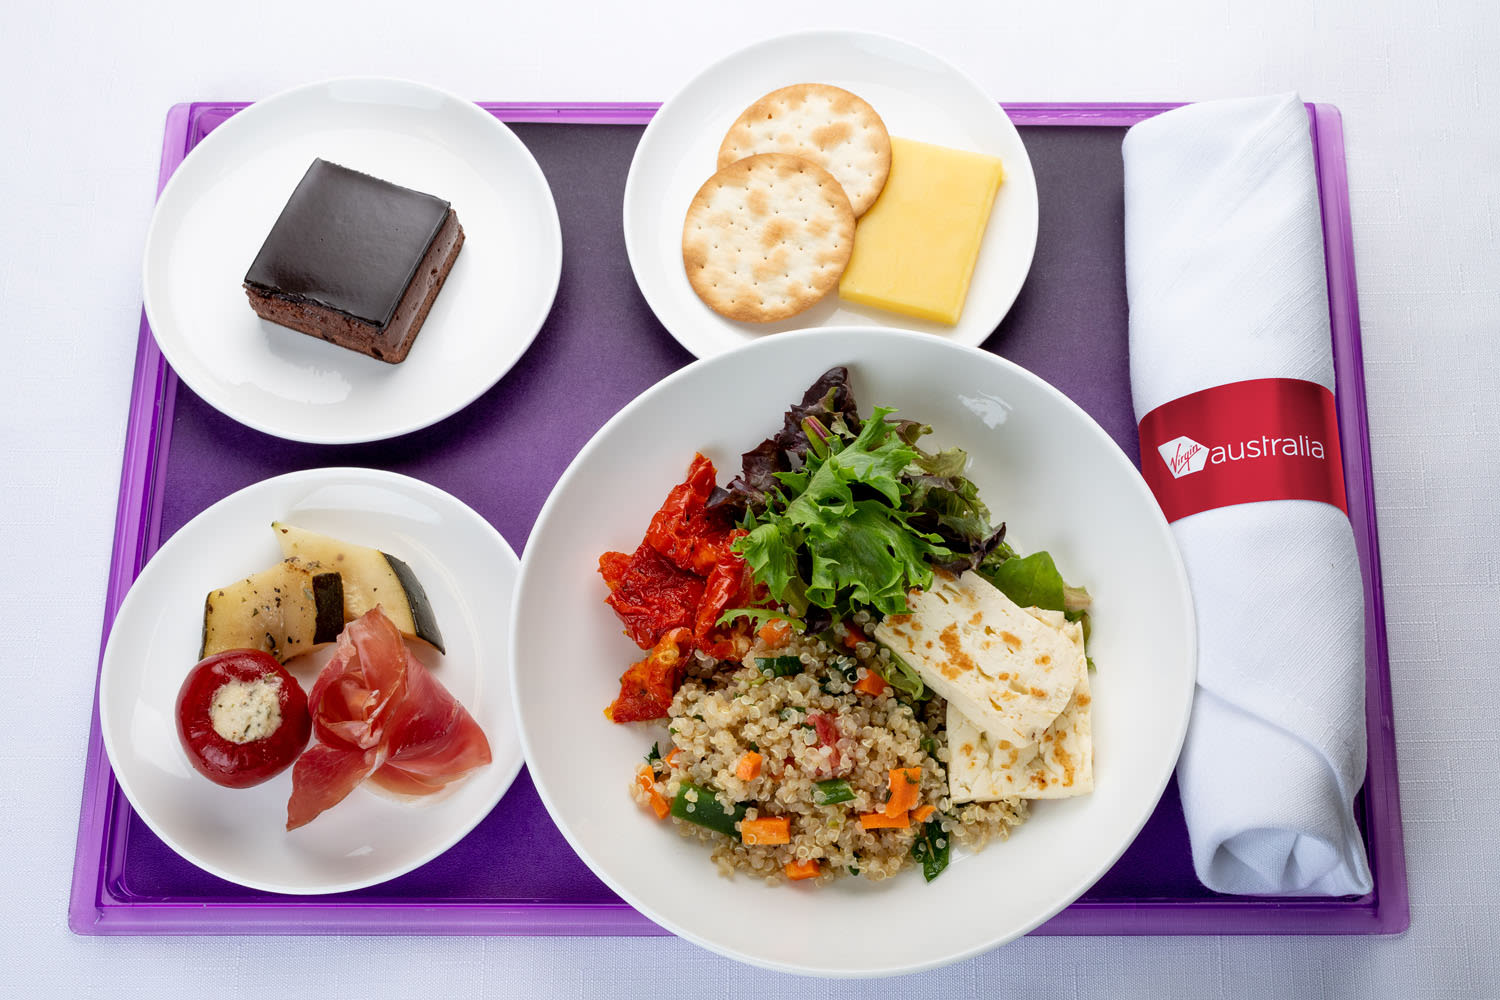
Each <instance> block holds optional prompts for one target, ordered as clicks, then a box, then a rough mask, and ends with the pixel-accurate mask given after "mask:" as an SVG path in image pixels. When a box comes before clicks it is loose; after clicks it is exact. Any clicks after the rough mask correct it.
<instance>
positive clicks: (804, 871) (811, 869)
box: [781, 859, 821, 882]
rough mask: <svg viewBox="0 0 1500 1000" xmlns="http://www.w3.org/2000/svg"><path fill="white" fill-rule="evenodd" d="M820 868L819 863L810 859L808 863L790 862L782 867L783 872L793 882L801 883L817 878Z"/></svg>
mask: <svg viewBox="0 0 1500 1000" xmlns="http://www.w3.org/2000/svg"><path fill="white" fill-rule="evenodd" d="M820 867H821V866H820V865H819V864H818V862H817V861H815V860H812V859H809V860H807V861H788V862H787V863H786V864H785V865H784V866H782V869H781V870H782V871H784V872H786V877H787V878H789V879H791V880H792V881H793V882H801V881H802V880H803V879H805V878H817V876H818V870H819V868H820Z"/></svg>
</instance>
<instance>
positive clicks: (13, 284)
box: [0, 0, 1500, 1000]
mask: <svg viewBox="0 0 1500 1000" xmlns="http://www.w3.org/2000/svg"><path fill="white" fill-rule="evenodd" d="M847 9H848V10H850V11H856V10H857V11H858V15H857V16H858V18H859V20H858V21H857V22H855V21H840V20H839V19H837V18H836V17H833V16H831V15H824V16H814V15H813V14H812V13H811V12H812V11H813V10H814V8H813V6H812V5H807V4H787V3H779V2H767V3H763V4H760V5H757V6H755V7H754V8H750V7H747V6H745V5H733V6H730V5H715V4H707V3H702V2H701V0H699V2H697V3H683V2H659V3H652V4H617V3H600V4H598V6H597V9H593V10H590V11H587V12H585V11H582V10H579V9H577V8H575V7H571V6H569V5H564V4H557V5H548V4H528V5H515V6H513V7H511V6H509V5H505V4H493V3H491V4H480V3H474V4H470V5H464V6H456V5H455V6H450V5H445V4H440V3H427V4H421V5H415V6H414V5H395V4H386V3H371V2H368V0H363V2H354V0H336V2H328V3H326V4H313V3H308V2H307V0H299V2H287V0H263V2H262V3H259V4H255V5H241V6H238V7H228V6H226V7H223V8H222V9H220V8H219V7H218V5H212V4H197V3H189V2H186V0H163V2H150V0H147V2H140V3H133V4H103V3H98V4H92V5H90V4H77V3H60V4H58V5H57V6H56V7H55V8H51V7H48V6H47V5H24V6H23V5H16V9H11V10H8V11H7V13H6V16H5V19H4V27H3V28H0V74H3V81H4V87H3V89H0V125H3V132H4V135H5V137H6V139H7V142H6V152H5V155H4V156H0V191H3V192H5V196H6V200H5V210H4V215H5V224H4V232H5V237H4V250H3V254H4V256H3V259H0V302H3V304H4V317H5V327H6V330H5V334H4V343H5V345H6V350H5V362H4V364H3V365H0V371H3V373H4V378H5V381H6V383H7V384H6V391H5V392H4V393H3V394H0V431H3V435H4V436H3V441H4V445H3V448H4V457H5V462H4V467H5V472H4V474H3V475H0V510H3V512H4V516H3V517H0V552H3V554H4V556H5V558H6V562H7V569H8V572H6V574H5V582H4V584H3V588H4V594H5V598H6V601H5V606H7V607H10V608H11V609H12V614H11V616H10V620H9V621H8V622H7V624H6V627H5V628H4V629H3V630H0V634H3V638H0V690H4V691H5V692H6V696H5V697H4V698H0V803H3V805H0V844H3V849H0V927H3V930H4V933H0V996H12V995H14V996H23V995H24V996H33V995H42V996H70V997H74V996H142V997H160V996H184V997H199V996H208V995H212V996H222V997H268V996H270V997H274V996H302V995H305V996H355V995H357V996H362V997H366V996H367V997H397V996H409V995H430V994H431V993H432V992H434V984H437V986H436V992H437V993H440V994H441V995H445V996H460V997H463V996H478V995H484V996H507V997H508V996H517V997H531V996H536V995H556V996H580V995H596V994H607V995H613V996H656V995H660V994H661V993H663V992H664V991H665V990H674V991H679V992H680V991H681V990H683V989H684V987H688V988H691V991H692V992H693V993H695V994H698V995H702V996H709V997H720V996H722V997H729V996H765V995H783V994H786V995H796V996H799V997H805V998H817V997H832V996H853V995H861V996H863V995H903V996H918V997H944V998H948V997H974V996H990V995H996V994H1000V993H1005V994H1014V995H1018V996H1019V995H1045V996H1048V997H1051V998H1055V1000H1068V998H1073V997H1082V996H1092V995H1106V996H1119V997H1129V996H1141V997H1153V998H1159V997H1174V996H1182V997H1193V998H1203V997H1224V996H1242V995H1259V996H1330V997H1368V996H1372V995H1378V996H1402V997H1410V996H1432V997H1451V996H1463V997H1467V996H1472V997H1483V996H1495V995H1497V994H1500V960H1497V957H1496V955H1497V952H1500V949H1497V948H1496V947H1495V942H1496V940H1497V939H1500V916H1497V911H1500V905H1497V890H1496V885H1497V883H1500V870H1497V863H1496V861H1495V858H1496V851H1495V848H1494V841H1495V835H1496V834H1495V831H1496V830H1497V829H1500V786H1497V785H1496V783H1495V782H1494V781H1493V778H1492V776H1491V775H1492V772H1493V765H1492V761H1493V759H1494V758H1495V756H1496V755H1497V752H1500V737H1497V725H1496V722H1495V719H1496V718H1497V716H1500V693H1497V692H1500V684H1497V683H1496V681H1495V677H1496V675H1497V671H1496V667H1495V666H1494V664H1493V662H1492V660H1493V655H1492V650H1493V648H1494V647H1495V645H1496V641H1497V639H1500V627H1497V625H1496V618H1495V614H1496V608H1497V606H1500V600H1497V598H1500V558H1497V547H1496V544H1495V537H1496V531H1495V523H1496V520H1497V513H1500V512H1497V506H1500V505H1497V502H1496V497H1497V496H1500V472H1497V469H1500V433H1497V431H1496V429H1495V428H1496V427H1497V425H1500V392H1497V389H1500V386H1497V382H1500V376H1497V374H1496V372H1497V370H1500V369H1497V366H1496V363H1495V340H1496V334H1497V320H1496V317H1497V316H1500V182H1497V180H1496V177H1497V174H1496V170H1495V164H1496V163H1497V162H1500V129H1497V128H1496V127H1495V125H1494V115H1495V112H1496V111H1497V110H1500V62H1497V61H1496V59H1495V55H1494V49H1495V42H1496V40H1497V39H1500V9H1497V8H1495V7H1494V6H1493V5H1492V4H1490V3H1489V2H1488V0H1454V2H1451V3H1445V4H1441V5H1436V6H1434V5H1427V4H1406V3H1396V2H1394V0H1386V2H1378V3H1375V4H1369V3H1365V2H1361V0H1333V2H1327V3H1319V4H1317V5H1310V4H1306V3H1304V2H1302V0H1264V2H1261V3H1243V2H1237V0H1209V2H1205V3H1200V4H1182V3H1172V2H1170V0H1148V2H1146V3H1144V4H1119V3H1105V2H1099V3H1078V4H1032V5H1028V6H1026V7H1024V8H1023V7H1018V6H1015V5H997V4H992V3H989V2H985V0H973V2H968V3H953V4H925V5H924V4H918V5H913V4H910V3H901V2H894V0H878V2H876V0H871V2H867V3H865V4H860V5H857V6H854V7H848V8H847ZM830 10H831V6H830ZM850 16H851V17H852V16H854V15H852V14H851V15H850ZM809 27H865V28H869V29H873V30H879V31H885V32H887V33H890V34H895V35H899V36H902V37H905V38H908V39H910V40H911V41H913V42H916V43H918V44H920V45H923V46H925V47H928V48H930V49H933V50H934V51H936V52H938V53H939V54H941V55H943V56H945V57H946V58H948V59H950V60H951V61H953V62H955V63H957V64H958V65H959V66H961V67H963V68H964V69H966V70H967V71H968V72H969V73H970V74H971V75H973V76H974V77H975V78H977V79H978V80H979V82H980V83H981V84H982V85H983V86H984V88H985V89H986V90H987V91H989V92H990V93H991V94H993V95H995V96H996V97H997V98H999V99H1004V100H1009V101H1026V100H1033V101H1034V100H1190V99H1204V98H1212V97H1223V96H1234V95H1244V94H1253V93H1268V92H1275V91H1284V90H1291V89H1297V90H1300V91H1301V92H1302V93H1303V94H1304V95H1305V96H1306V97H1307V98H1309V99H1311V100H1318V101H1327V102H1331V103H1334V104H1337V105H1339V106H1340V107H1341V108H1342V110H1343V113H1344V123H1345V128H1346V139H1347V144H1348V156H1349V173H1350V191H1351V200H1352V205H1353V218H1354V242H1355V251H1356V259H1357V263H1358V276H1359V291H1360V311H1361V321H1362V325H1363V333H1364V350H1365V373H1366V378H1367V380H1368V394H1369V407H1370V425H1371V438H1372V442H1373V454H1374V464H1375V477H1376V486H1377V495H1376V499H1377V503H1378V508H1379V517H1380V534H1381V544H1382V566H1383V569H1384V573H1385V584H1386V590H1385V594H1386V610H1387V614H1388V621H1389V636H1390V647H1391V664H1392V671H1393V674H1394V686H1395V706H1396V729H1397V740H1398V748H1399V753H1400V769H1401V794H1402V806H1403V809H1404V810H1405V820H1406V824H1405V828H1406V851H1407V861H1408V867H1409V872H1410V879H1411V900H1412V928H1411V930H1410V931H1409V932H1407V933H1406V934H1404V935H1402V936H1399V937H1394V938H1387V937H1346V938H1328V937H1302V938H1213V937H1205V938H1081V939H1066V938H1037V939H1026V940H1022V941H1019V942H1016V943H1015V944H1013V945H1010V946H1008V947H1006V948H1003V949H1001V950H1000V951H998V952H994V953H991V954H989V955H985V956H983V957H980V958H977V959H974V960H972V961H969V962H966V963H963V964H960V965H957V966H953V967H950V968H947V969H943V970H939V971H935V972H931V973H927V974H924V975H921V976H917V977H908V978H905V979H901V980H895V981H888V982H883V983H837V982H814V981H803V980H797V979H792V978H788V977H784V976H779V975H776V974H773V973H768V972H763V971H759V970H755V969H750V968H746V967H742V966H738V965H734V964H732V963H730V962H728V961H726V960H722V959H719V958H717V957H715V956H713V955H710V954H707V953H705V952H703V951H700V950H699V949H697V948H695V947H693V946H691V945H687V944H684V943H682V942H680V941H677V940H675V939H657V938H652V939H582V938H572V939H517V938H491V939H470V938H458V939H431V938H414V939H402V938H394V939H379V938H376V939H362V938H291V939H289V938H248V937H241V938H222V939H215V938H185V939H163V938H84V937H75V936H74V935H72V934H71V933H70V932H69V931H68V929H67V926H66V915H67V908H68V887H69V881H70V877H71V873H72V864H73V844H74V836H75V832H76V829H77V821H78V803H79V791H80V788H81V782H82V776H83V755H84V747H85V743H86V738H87V733H88V723H89V708H90V703H91V699H92V696H93V689H94V670H95V665H96V658H97V652H98V649H97V644H98V637H99V626H100V621H101V616H102V609H103V600H104V580H105V572H106V568H107V566H108V563H109V557H110V543H111V538H112V534H113V521H114V513H115V509H114V508H115V496H116V491H117V488H118V476H119V468H120V455H121V447H122V444H123V437H124V420H125V413H126V409H127V405H128V391H129V385H130V376H131V370H132V362H133V358H134V351H135V343H136V330H137V322H138V318H139V311H140V285H139V261H140V256H141V249H142V244H143V240H144V237H145V230H146V224H147V221H148V219H149V216H150V211H151V203H152V194H153V192H154V182H155V177H156V166H157V159H158V154H159V150H160V140H161V125H162V119H163V116H164V114H165V112H166V109H167V108H168V107H169V106H170V105H171V104H173V103H175V102H178V101H186V100H193V99H213V98H219V99H254V98H258V97H263V96H266V95H268V94H270V93H273V92H275V91H278V90H281V89H283V88H285V87H288V86H291V85H294V84H297V83H300V82H305V81H307V80H310V79H315V78H322V77H327V76H334V75H343V74H370V73H378V74H386V75H393V76H402V77H409V78H413V79H420V80H425V81H430V82H432V83H435V84H437V85H439V86H443V87H446V88H448V89H450V90H453V91H456V92H458V93H461V94H464V95H467V96H470V97H472V98H475V99H491V100H660V99H662V98H664V97H666V96H668V95H669V94H670V93H671V92H672V91H673V90H674V89H675V88H676V87H677V86H678V85H679V84H680V83H681V82H682V81H683V80H685V79H686V78H687V77H688V76H689V75H691V74H692V73H693V72H695V71H696V70H697V69H699V68H701V67H702V66H703V65H705V64H706V63H707V62H708V61H710V60H711V59H713V58H715V57H717V56H718V55H720V54H722V53H725V52H727V51H729V50H731V49H733V48H737V47H739V46H740V45H741V44H745V43H748V42H751V41H754V40H757V39H760V38H763V37H767V36H770V35H773V34H778V33H780V32H782V31H785V30H791V29H796V28H809ZM874 926H878V920H877V921H876V923H875V925H874ZM843 932H845V931H843V930H842V929H840V928H829V933H830V934H836V933H843ZM864 933H868V930H866V931H864Z"/></svg>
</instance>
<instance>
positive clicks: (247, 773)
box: [177, 649, 312, 788]
mask: <svg viewBox="0 0 1500 1000" xmlns="http://www.w3.org/2000/svg"><path fill="white" fill-rule="evenodd" d="M177 735H178V738H179V739H181V740H182V748H183V750H185V751H187V755H188V760H190V761H192V764H193V767H195V768H197V769H198V771H199V773H201V774H202V775H203V776H204V777H206V778H208V779H209V780H210V781H212V782H215V783H216V784H220V785H224V786H225V787H226V788H249V787H250V786H251V785H258V784H260V783H261V782H262V781H265V780H266V779H267V778H270V777H272V776H273V775H276V774H279V773H280V772H281V771H283V770H285V769H286V767H287V766H288V765H289V764H291V763H292V761H294V760H296V759H297V757H298V756H299V755H300V754H301V753H302V750H303V748H304V747H306V746H307V741H308V738H309V737H310V736H311V735H312V719H311V717H310V716H309V715H308V712H307V695H306V694H305V693H304V692H303V690H302V687H301V685H299V684H298V683H297V679H296V678H295V677H293V676H292V675H291V674H289V673H287V671H286V668H284V667H283V666H282V665H281V664H280V663H277V662H276V659H275V658H274V657H272V656H271V655H270V654H268V653H262V652H260V651H259V650H254V649H231V650H228V651H226V652H223V653H216V654H215V655H213V656H210V657H208V659H206V660H203V661H201V662H200V663H198V665H197V666H195V667H193V669H192V670H190V671H188V675H187V678H186V679H185V680H184V681H183V682H182V689H181V690H180V691H179V692H178V693H177Z"/></svg>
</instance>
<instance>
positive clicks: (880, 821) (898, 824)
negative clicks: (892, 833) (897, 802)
mask: <svg viewBox="0 0 1500 1000" xmlns="http://www.w3.org/2000/svg"><path fill="white" fill-rule="evenodd" d="M859 825H860V826H862V827H864V828H865V829H866V830H905V829H906V828H907V827H909V826H911V817H910V816H908V815H907V814H906V813H900V814H898V815H895V816H887V815H886V814H885V813H883V812H878V813H860V814H859Z"/></svg>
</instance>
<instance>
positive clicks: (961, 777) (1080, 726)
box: [948, 608, 1094, 802]
mask: <svg viewBox="0 0 1500 1000" xmlns="http://www.w3.org/2000/svg"><path fill="white" fill-rule="evenodd" d="M1029 610H1030V611H1031V613H1032V614H1033V615H1035V616H1036V617H1037V618H1038V619H1040V620H1041V621H1043V622H1045V623H1047V624H1049V625H1051V626H1052V627H1054V628H1057V629H1059V630H1060V631H1061V632H1062V633H1063V634H1064V635H1066V636H1067V637H1068V641H1069V642H1070V643H1071V644H1072V645H1073V647H1074V650H1075V653H1074V655H1073V663H1074V669H1075V670H1076V672H1077V676H1078V686H1077V687H1076V688H1074V689H1073V696H1072V697H1071V698H1070V699H1068V704H1067V707H1065V708H1064V709H1063V710H1062V713H1061V714H1059V715H1058V717H1057V718H1056V719H1054V720H1053V721H1052V724H1051V725H1050V726H1048V727H1047V731H1046V732H1045V733H1043V734H1042V738H1041V739H1040V740H1038V741H1037V742H1036V743H1033V744H1031V745H1030V746H1015V745H1014V744H1011V743H1009V742H1007V741H1005V740H993V739H991V738H990V737H988V736H987V735H985V733H984V732H982V731H981V730H980V728H979V727H978V726H976V725H975V724H974V723H973V722H971V721H969V720H968V719H967V718H965V717H964V715H963V713H962V712H960V711H959V710H958V709H957V708H956V707H955V706H954V704H953V703H952V702H951V701H950V702H949V703H948V794H949V796H950V797H951V798H952V799H953V801H954V802H993V801H995V800H997V799H1009V798H1022V799H1062V798H1068V797H1070V796H1074V795H1087V794H1088V793H1089V792H1092V791H1093V790H1094V734H1093V715H1092V712H1091V709H1090V704H1091V701H1092V697H1091V695H1090V692H1089V668H1088V660H1087V659H1086V658H1085V656H1084V651H1083V626H1082V625H1080V624H1079V623H1077V622H1069V621H1067V620H1066V618H1065V617H1064V616H1063V613H1062V612H1061V611H1042V610H1039V609H1036V608H1031V609H1029Z"/></svg>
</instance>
